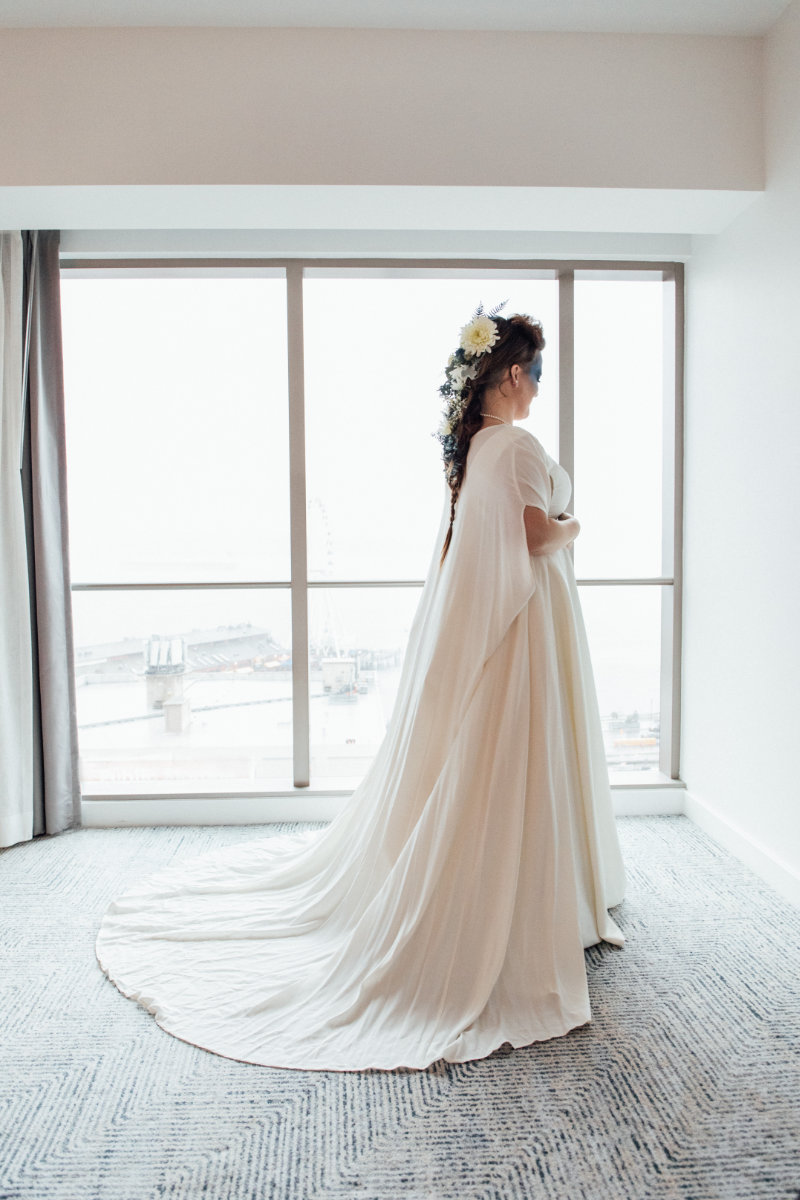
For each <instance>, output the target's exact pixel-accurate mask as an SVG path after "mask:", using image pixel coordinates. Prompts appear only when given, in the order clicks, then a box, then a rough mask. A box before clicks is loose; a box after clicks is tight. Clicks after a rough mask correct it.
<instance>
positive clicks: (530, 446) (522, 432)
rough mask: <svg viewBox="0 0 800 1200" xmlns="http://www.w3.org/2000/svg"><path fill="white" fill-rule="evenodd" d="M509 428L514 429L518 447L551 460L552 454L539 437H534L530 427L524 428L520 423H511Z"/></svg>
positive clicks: (547, 460) (514, 437)
mask: <svg viewBox="0 0 800 1200" xmlns="http://www.w3.org/2000/svg"><path fill="white" fill-rule="evenodd" d="M509 428H510V429H511V430H512V437H513V439H514V444H515V445H516V446H517V447H518V448H520V449H522V450H524V451H527V452H528V453H529V454H536V455H538V456H539V457H540V458H543V459H544V460H545V461H546V462H549V461H550V455H549V454H548V453H547V451H546V450H545V448H544V446H543V445H542V443H541V442H540V441H539V439H538V438H537V437H534V435H533V434H532V433H531V432H530V430H529V429H523V428H522V427H521V426H519V425H510V426H509Z"/></svg>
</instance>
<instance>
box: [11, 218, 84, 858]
mask: <svg viewBox="0 0 800 1200" xmlns="http://www.w3.org/2000/svg"><path fill="white" fill-rule="evenodd" d="M59 242H60V235H59V232H58V231H57V230H43V231H39V232H38V233H37V234H36V235H33V234H30V233H25V234H23V247H24V265H25V311H27V310H28V309H30V330H29V334H28V337H29V347H30V348H29V362H28V375H27V409H26V421H25V440H24V446H23V467H22V478H23V493H24V499H25V516H26V535H27V550H28V576H29V580H30V587H29V599H30V626H31V632H32V658H33V763H32V785H33V830H32V832H33V834H34V835H38V834H42V833H49V834H51V833H61V832H62V831H63V830H65V829H70V828H73V827H74V826H76V825H78V824H79V823H80V785H79V782H78V732H77V718H76V705H75V676H74V666H73V663H74V654H73V644H72V605H71V597H70V579H69V541H68V527H67V462H66V434H65V418H64V373H63V362H62V349H61V284H60V275H59Z"/></svg>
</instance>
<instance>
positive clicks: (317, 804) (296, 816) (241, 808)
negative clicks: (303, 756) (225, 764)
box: [81, 788, 346, 829]
mask: <svg viewBox="0 0 800 1200" xmlns="http://www.w3.org/2000/svg"><path fill="white" fill-rule="evenodd" d="M297 791H298V794H297V795H287V796H202V797H197V796H193V797H188V796H187V797H180V796H177V797H176V796H159V797H156V798H153V799H151V798H149V797H144V796H137V797H136V798H135V799H131V798H125V799H119V798H117V797H108V796H104V797H102V798H98V799H87V798H84V799H83V800H82V801H81V817H82V824H83V826H84V828H89V829H106V828H109V827H114V826H132V825H271V824H273V823H275V822H278V821H331V820H332V819H333V818H334V817H335V816H336V814H337V812H338V811H339V809H340V808H341V806H342V804H343V802H344V800H345V799H346V797H344V796H341V795H324V794H320V793H318V792H311V793H309V792H307V791H305V790H304V789H301V788H298V789H297Z"/></svg>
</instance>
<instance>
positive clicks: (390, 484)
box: [62, 263, 680, 796]
mask: <svg viewBox="0 0 800 1200" xmlns="http://www.w3.org/2000/svg"><path fill="white" fill-rule="evenodd" d="M679 284H680V280H679V277H678V276H677V268H673V267H671V266H669V265H667V266H664V265H656V266H648V267H637V268H636V269H633V268H631V267H624V268H623V267H616V268H612V267H609V266H605V265H603V266H601V265H599V264H598V265H595V266H592V267H591V268H590V269H587V268H582V269H575V268H573V267H572V266H569V265H566V264H564V265H549V266H548V265H542V264H527V265H526V264H520V265H514V266H513V267H512V266H509V265H507V264H494V265H487V264H472V265H468V264H459V265H454V264H447V265H438V266H437V265H426V266H422V265H415V266H413V267H412V266H404V267H399V266H397V265H386V264H382V265H381V264H375V265H364V264H361V265H354V264H321V263H292V264H277V263H275V264H257V265H251V266H247V267H242V266H233V265H231V266H225V265H220V266H215V267H213V268H206V267H203V268H201V267H187V266H185V265H184V266H182V267H178V266H176V265H167V264H159V265H154V266H152V267H147V268H142V267H136V268H125V267H120V266H115V267H113V268H108V269H104V268H102V267H88V266H86V265H83V266H80V265H75V264H72V265H70V264H65V269H64V271H63V275H62V299H63V320H64V350H65V379H66V393H67V437H68V447H67V450H68V483H69V507H70V514H69V515H70V542H71V568H72V577H73V589H74V596H73V607H74V620H75V643H76V670H77V684H78V716H79V735H80V752H81V776H82V785H83V788H84V791H85V794H87V795H94V796H97V795H103V794H108V795H114V794H134V795H135V794H142V795H147V794H160V795H168V794H174V793H176V792H178V793H184V794H189V795H191V794H221V795H224V794H242V793H243V792H255V793H259V792H277V791H287V790H291V789H293V788H294V787H295V786H301V787H303V786H306V785H308V784H309V783H310V784H311V785H312V786H313V787H316V788H319V789H320V790H330V789H334V790H336V789H342V790H345V789H348V788H350V787H352V786H353V785H354V784H355V783H357V782H358V780H359V779H360V778H361V777H362V776H363V774H364V772H365V770H366V769H367V767H368V765H369V763H370V761H371V759H372V757H373V756H374V754H375V751H376V750H377V747H378V745H379V744H380V741H381V738H382V737H383V734H384V731H385V728H386V722H387V719H388V717H389V714H390V713H391V710H392V705H393V703H394V697H395V694H396V689H397V683H398V679H399V674H400V669H401V666H402V658H403V652H404V648H405V643H406V639H407V636H408V630H409V627H410V624H411V621H412V618H413V615H414V611H415V608H416V605H417V602H418V599H419V593H420V588H421V585H422V581H423V579H424V577H425V574H426V572H427V569H428V565H429V562H430V559H431V555H432V553H433V550H434V538H435V533H436V530H437V528H438V525H439V520H440V516H441V511H442V505H443V502H444V499H445V494H444V483H443V479H442V474H441V465H440V461H439V453H438V444H437V443H436V441H435V439H434V438H433V437H432V436H431V435H432V431H433V430H434V429H435V428H436V425H437V424H438V420H439V408H440V406H439V399H438V396H437V388H438V386H439V383H440V382H441V378H442V368H443V365H444V361H445V359H446V357H447V354H448V353H449V351H450V350H451V349H452V347H453V345H455V341H456V338H457V334H458V330H459V328H460V326H461V325H462V324H463V323H464V322H465V321H466V320H467V319H468V317H469V316H470V314H471V312H472V310H473V309H474V307H475V306H476V304H477V303H478V302H479V301H482V302H483V303H484V304H485V305H486V306H487V307H489V306H491V305H493V304H495V303H497V302H498V301H500V300H507V301H508V304H507V311H509V312H514V311H522V312H527V313H529V314H531V315H533V316H536V317H538V318H539V319H540V320H541V321H542V323H543V325H544V329H545V335H546V338H547V350H546V356H545V371H544V377H543V380H542V386H541V392H540V397H539V400H538V401H537V402H536V404H535V405H534V406H533V410H532V414H531V417H530V418H529V421H528V422H527V424H528V426H529V427H530V428H531V430H532V432H534V433H535V434H536V435H537V437H539V438H540V440H541V441H542V442H543V443H544V445H545V446H546V447H547V448H548V449H549V450H550V452H551V453H552V454H553V455H554V456H556V457H558V458H559V459H560V461H561V462H562V463H563V464H564V465H565V466H566V467H567V469H568V470H569V472H570V474H571V475H572V476H573V479H574V485H575V497H574V506H573V507H574V510H575V511H576V512H577V514H578V515H579V516H580V518H581V521H582V527H583V528H582V533H581V537H580V538H579V539H578V540H577V542H576V544H575V566H576V573H577V575H578V579H579V584H580V586H581V598H582V603H583V608H584V613H585V617H586V624H587V630H588V633H589V638H590V643H591V649H592V656H593V663H594V668H595V676H596V683H597V689H598V696H599V701H600V708H601V715H602V721H603V730H604V737H605V741H606V748H607V754H608V760H609V765H610V768H611V771H612V778H615V779H619V780H622V779H625V780H627V781H629V782H632V781H634V780H636V781H641V780H645V779H648V778H651V779H656V778H662V777H663V776H673V777H675V776H676V775H677V756H676V752H675V747H676V745H677V728H676V717H677V694H676V688H677V679H676V677H675V671H674V669H673V663H674V661H675V660H676V653H675V651H676V647H677V645H678V638H677V611H678V607H679V606H678V605H676V596H675V593H676V590H677V586H678V584H679V581H676V579H675V576H674V574H673V562H674V561H675V558H674V538H673V531H674V529H675V528H676V525H677V522H676V497H675V490H674V478H675V474H674V462H675V457H676V455H675V451H676V429H677V428H679V422H677V421H676V405H675V396H676V390H677V388H676V384H677V379H678V374H679V373H678V374H676V370H675V363H676V360H677V359H678V358H679V346H677V345H676V329H677V328H678V324H679V322H678V320H677V314H678V313H679V311H680V286H679Z"/></svg>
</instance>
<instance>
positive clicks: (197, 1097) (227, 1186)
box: [0, 816, 800, 1200]
mask: <svg viewBox="0 0 800 1200" xmlns="http://www.w3.org/2000/svg"><path fill="white" fill-rule="evenodd" d="M285 828H288V827H287V826H262V827H248V828H241V827H239V828H224V829H217V828H199V829H174V828H172V829H127V830H119V829H110V830H95V829H91V830H83V831H80V832H77V833H70V834H66V835H64V836H62V837H60V838H53V839H44V840H41V841H39V842H37V843H35V844H28V845H23V846H18V847H13V848H12V849H10V850H7V851H5V852H4V853H3V854H2V855H0V897H2V899H0V903H1V904H2V911H3V944H4V955H3V959H4V962H3V968H2V975H0V1022H2V1026H1V1027H2V1049H1V1050H0V1147H1V1150H2V1153H0V1197H1V1198H2V1200H111V1198H112V1197H113V1198H114V1200H151V1198H152V1200H156V1198H158V1200H161V1198H162V1197H170V1198H174V1200H193V1198H194V1197H208V1198H210V1200H256V1198H257V1200H268V1198H269V1200H312V1198H315V1200H316V1198H320V1200H322V1198H324V1200H345V1198H349V1197H356V1198H360V1200H451V1198H452V1200H517V1198H519V1197H535V1198H539V1197H541V1198H543V1200H544V1198H547V1200H551V1198H555V1200H629V1198H630V1200H650V1198H653V1200H655V1198H658V1200H667V1198H670V1200H672V1198H681V1200H760V1198H761V1197H763V1198H764V1200H782V1198H785V1200H796V1198H798V1197H800V1161H798V1141H797V1131H798V1100H800V1086H799V1084H800V1064H799V1062H798V1060H799V1059H800V988H798V980H800V912H798V911H796V910H794V909H792V908H791V907H790V906H789V905H788V904H787V903H786V902H784V901H783V900H782V899H781V898H780V897H779V896H777V895H776V894H775V893H774V892H772V891H771V890H770V889H768V888H767V887H766V885H764V884H762V883H761V882H760V881H759V880H758V878H757V877H756V876H754V875H753V874H752V873H751V872H750V871H749V870H748V869H747V868H746V867H744V866H742V865H741V864H740V863H739V862H738V860H736V859H734V858H732V857H731V856H730V855H729V854H728V853H727V852H726V851H725V850H723V849H721V848H720V847H719V846H717V844H716V843H715V842H713V841H712V840H711V839H710V838H708V837H707V836H706V835H705V834H704V833H703V832H702V831H700V830H699V829H698V828H697V827H696V826H695V825H693V824H692V823H691V822H690V821H689V820H688V818H686V817H681V816H657V817H623V818H619V829H620V837H621V840H622V847H623V853H624V855H625V861H626V867H627V872H628V878H629V889H628V896H627V898H626V900H625V902H624V903H623V904H622V905H621V906H620V907H619V908H618V909H616V910H615V915H616V917H617V920H618V922H619V924H620V925H621V926H622V928H623V930H624V932H625V933H626V935H627V939H628V941H627V944H626V946H625V948H624V949H623V950H618V949H615V948H614V947H611V946H608V945H605V944H601V945H600V946H595V947H592V948H591V949H590V950H588V951H587V952H586V961H587V968H588V972H589V979H590V989H591V1001H592V1011H593V1020H592V1023H591V1024H590V1025H587V1026H584V1027H582V1028H580V1029H577V1030H573V1032H572V1033H570V1034H569V1035H567V1037H565V1038H557V1039H554V1040H552V1041H550V1042H543V1043H539V1044H537V1045H534V1046H532V1047H530V1048H529V1049H523V1050H517V1051H514V1052H512V1053H507V1052H504V1051H499V1052H497V1053H496V1054H495V1055H493V1056H492V1057H491V1058H489V1059H484V1060H483V1061H481V1062H474V1063H465V1064H457V1065H454V1064H441V1063H439V1064H437V1065H436V1066H434V1067H432V1068H431V1069H430V1070H428V1071H396V1072H391V1073H384V1072H377V1071H376V1072H364V1073H360V1074H351V1073H338V1072H326V1073H319V1072H299V1071H288V1070H275V1069H272V1068H267V1067H253V1066H248V1065H245V1064H241V1063H236V1062H232V1061H230V1060H228V1059H224V1058H217V1057H216V1056H214V1055H212V1054H208V1053H206V1052H204V1051H202V1050H198V1049H196V1048H195V1047H193V1046H189V1045H186V1044H185V1043H183V1042H180V1041H177V1040H176V1039H175V1038H172V1037H169V1036H168V1035H167V1034H165V1033H163V1032H162V1031H161V1030H160V1029H159V1028H158V1027H157V1026H156V1024H155V1022H154V1021H153V1020H152V1018H151V1017H150V1016H149V1015H148V1014H147V1013H146V1012H144V1011H143V1010H142V1009H141V1008H139V1007H138V1006H137V1005H135V1004H133V1003H131V1002H130V1001H127V1000H125V999H124V998H123V997H122V996H121V995H120V994H119V993H118V992H117V991H116V989H115V988H114V987H113V986H112V984H110V983H109V982H108V981H107V980H106V979H105V977H104V976H103V975H102V974H101V972H100V970H99V968H98V967H97V965H96V963H95V959H94V950H93V947H94V936H95V930H96V927H97V923H98V920H99V918H100V915H101V913H102V911H103V910H104V908H105V906H106V904H107V903H108V901H109V900H110V899H111V898H112V897H113V896H115V895H116V894H118V893H119V892H120V891H122V890H124V888H125V887H127V886H128V884H129V882H132V881H134V880H135V879H136V878H137V877H139V876H140V875H143V874H145V873H147V872H150V871H153V870H155V869H157V868H158V867H159V866H161V865H162V864H166V863H168V862H170V861H171V860H172V859H173V858H175V857H177V856H185V855H189V854H197V853H202V852H203V851H204V850H206V849H213V848H214V847H215V846H220V845H230V844H232V843H234V842H237V841H241V840H245V839H250V838H252V837H262V836H271V835H273V834H274V833H276V832H279V831H280V830H281V829H285Z"/></svg>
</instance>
